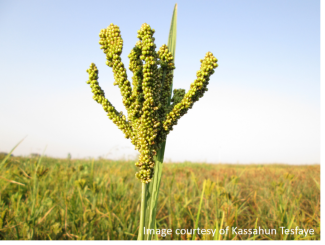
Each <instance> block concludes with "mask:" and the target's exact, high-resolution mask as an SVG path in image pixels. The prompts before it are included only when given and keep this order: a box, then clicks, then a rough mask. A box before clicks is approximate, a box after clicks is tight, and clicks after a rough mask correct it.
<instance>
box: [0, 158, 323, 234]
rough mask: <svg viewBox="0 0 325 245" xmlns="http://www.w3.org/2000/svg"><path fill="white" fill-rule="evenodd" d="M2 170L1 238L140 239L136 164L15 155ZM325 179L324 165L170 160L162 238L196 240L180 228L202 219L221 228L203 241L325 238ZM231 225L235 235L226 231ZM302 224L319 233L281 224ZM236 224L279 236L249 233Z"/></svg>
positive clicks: (162, 197) (162, 199)
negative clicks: (323, 201) (323, 176)
mask: <svg viewBox="0 0 325 245" xmlns="http://www.w3.org/2000/svg"><path fill="white" fill-rule="evenodd" d="M1 158H3V156H2V157H0V162H1V161H2V159H1ZM0 167H1V170H0V215H1V217H0V239H6V240H8V239H10V240H18V239H46V240H57V239H70V240H74V239H76V240H85V239H86V240H89V239H91V240H93V239H95V240H107V239H109V240H135V239H136V238H137V232H138V225H139V211H140V193H141V183H140V182H139V181H138V180H137V179H136V178H135V177H134V174H135V172H136V167H135V166H134V162H132V161H111V160H95V161H92V160H69V159H53V158H47V157H44V158H42V159H40V158H20V157H12V158H10V159H9V160H8V161H7V162H6V163H5V164H3V166H0ZM205 180H206V181H205ZM204 181H205V185H204V186H205V188H204V192H203V183H204ZM319 183H320V166H319V165H308V166H290V165H226V164H197V163H178V164H176V163H175V164H165V165H164V169H163V178H162V186H161V189H160V194H159V205H158V211H157V223H156V226H157V229H172V234H171V235H167V236H161V235H156V236H155V239H159V240H160V239H168V240H169V239H172V240H186V239H191V238H192V236H191V235H182V234H176V230H177V229H194V228H195V222H196V220H198V227H199V228H200V229H216V230H217V231H216V233H215V235H214V236H212V234H209V235H202V234H196V236H195V239H197V240H199V239H200V240H211V239H222V240H247V239H253V240H254V239H255V240H261V239H263V240H266V239H271V240H274V239H276V240H283V239H288V240H293V239H298V240H301V239H313V240H319V239H320V185H319ZM200 201H201V202H200ZM200 203H201V205H200ZM227 226H229V227H230V232H228V233H227V234H223V235H222V234H220V233H219V232H218V231H219V230H220V229H221V228H223V229H224V228H225V227H227ZM296 226H298V227H299V228H301V229H313V230H314V234H313V235H310V234H308V235H307V236H305V234H300V235H299V234H298V235H296V234H295V235H292V234H285V233H283V232H282V230H281V228H280V227H285V228H286V229H290V228H291V229H292V228H293V229H294V228H295V227H296ZM231 227H237V231H238V229H254V228H257V229H258V228H259V227H260V228H261V229H275V230H276V234H270V235H267V234H264V235H263V234H259V235H243V234H242V235H241V234H238V232H237V234H235V233H233V232H231Z"/></svg>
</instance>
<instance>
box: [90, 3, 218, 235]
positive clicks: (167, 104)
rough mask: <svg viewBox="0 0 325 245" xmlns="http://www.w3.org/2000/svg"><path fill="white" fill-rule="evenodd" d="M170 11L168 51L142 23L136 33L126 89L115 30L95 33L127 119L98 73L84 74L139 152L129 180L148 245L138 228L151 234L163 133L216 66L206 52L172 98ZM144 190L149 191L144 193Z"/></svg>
mask: <svg viewBox="0 0 325 245" xmlns="http://www.w3.org/2000/svg"><path fill="white" fill-rule="evenodd" d="M176 16H177V5H175V8H174V13H173V18H172V23H171V29H170V34H169V40H168V46H167V45H162V46H161V47H160V48H159V50H158V51H156V45H155V42H154V41H155V38H154V37H153V35H154V33H155V30H154V29H152V28H151V27H150V25H148V24H146V23H144V24H143V25H142V26H141V28H140V30H139V31H138V36H137V37H138V38H139V41H138V42H137V43H136V44H135V46H134V48H133V49H132V50H131V53H130V54H129V56H128V57H129V59H130V64H129V69H130V70H131V71H132V73H133V76H132V85H133V86H131V82H130V81H129V80H128V78H127V74H126V68H125V67H124V64H123V62H122V60H121V53H122V49H123V40H122V37H121V32H120V29H119V27H118V26H116V25H114V24H110V25H109V26H108V27H107V28H106V29H102V30H101V31H100V33H99V37H100V40H99V44H100V45H101V49H102V50H103V52H104V53H105V54H106V60H107V61H106V64H107V65H108V66H109V67H112V69H113V73H114V79H115V81H114V85H117V86H118V87H119V88H120V90H121V95H122V100H123V104H124V106H125V108H126V110H127V115H124V114H123V113H122V112H118V111H117V110H116V109H115V107H114V106H113V105H112V103H111V102H110V101H109V100H108V99H107V98H105V94H104V91H103V90H102V89H101V87H100V86H99V83H98V69H97V67H96V65H95V64H94V63H92V64H91V65H90V68H89V69H88V70H87V72H88V74H89V80H88V81H87V83H88V84H90V87H91V90H92V93H93V94H94V95H93V99H94V100H95V101H96V102H97V103H99V104H101V105H102V107H103V109H104V111H105V112H106V113H107V116H108V118H109V119H111V120H112V121H113V123H115V124H116V125H117V126H118V128H119V129H120V130H122V132H123V133H124V135H125V138H128V139H130V140H131V143H132V144H133V145H134V146H135V149H136V150H138V151H139V153H140V155H139V160H138V162H136V163H135V165H136V166H137V167H138V168H139V171H138V172H137V173H136V174H135V176H136V177H137V178H138V179H139V180H140V181H141V182H142V196H141V213H140V226H139V235H138V239H139V240H143V239H147V240H150V239H151V235H146V236H145V234H144V232H143V231H144V227H146V228H149V229H154V226H155V215H156V208H157V198H158V191H159V186H160V179H161V167H162V166H161V165H162V162H163V158H164V150H165V143H166V138H167V135H168V133H169V132H170V131H171V130H173V126H174V125H176V124H177V122H178V120H179V119H180V117H182V116H183V115H184V114H186V113H187V111H188V110H189V109H190V108H192V107H193V104H194V103H195V102H196V101H198V100H199V99H200V98H201V97H202V96H203V95H204V93H205V92H206V91H207V90H208V89H207V85H208V83H209V78H210V76H211V75H212V74H213V73H214V69H215V68H216V67H217V66H218V65H217V59H216V58H215V57H214V56H213V54H212V53H211V52H208V53H206V55H205V57H204V59H202V60H201V67H200V70H199V71H197V73H196V76H197V78H196V80H195V81H194V82H193V83H192V84H191V86H190V89H189V91H188V92H187V93H186V92H185V90H184V89H174V91H173V97H171V94H172V82H173V70H174V69H175V63H174V62H175V47H176ZM148 186H149V187H148Z"/></svg>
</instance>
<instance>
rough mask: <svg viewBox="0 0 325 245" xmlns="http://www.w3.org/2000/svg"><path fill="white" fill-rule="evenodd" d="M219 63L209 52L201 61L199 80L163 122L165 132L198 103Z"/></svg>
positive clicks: (198, 73)
mask: <svg viewBox="0 0 325 245" xmlns="http://www.w3.org/2000/svg"><path fill="white" fill-rule="evenodd" d="M217 61H218V60H217V59H216V58H215V57H214V56H213V54H212V53H211V52H208V53H207V54H206V55H205V57H204V59H203V60H201V63H202V64H201V68H200V70H199V71H198V72H197V73H196V75H197V79H196V80H195V81H194V82H193V83H192V84H191V87H190V90H189V91H188V92H187V93H186V94H185V96H184V98H183V99H182V100H181V101H180V102H179V103H178V104H176V105H175V106H174V108H173V109H172V110H171V111H170V112H169V113H168V114H167V116H166V120H165V121H164V122H163V127H164V130H165V131H166V132H167V133H169V132H170V130H172V129H173V126H174V125H176V124H177V121H178V119H179V118H180V117H181V116H183V115H184V114H185V113H187V111H188V110H189V109H190V108H192V106H193V104H194V102H196V101H198V100H199V99H200V98H201V97H202V96H203V94H204V92H205V91H207V90H208V89H207V85H208V84H209V78H210V76H211V75H212V74H213V73H214V69H215V68H216V67H218V64H217Z"/></svg>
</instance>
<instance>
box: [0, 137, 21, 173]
mask: <svg viewBox="0 0 325 245" xmlns="http://www.w3.org/2000/svg"><path fill="white" fill-rule="evenodd" d="M26 137H27V136H25V138H26ZM25 138H23V139H22V140H21V141H19V142H18V143H17V144H16V145H15V146H14V148H12V149H11V151H10V152H9V153H8V154H7V156H6V157H5V158H4V159H3V160H2V162H1V163H0V170H1V168H2V167H3V166H4V164H5V163H6V161H7V160H8V159H9V158H10V156H11V153H12V152H13V151H14V150H15V149H16V148H17V146H18V145H19V144H20V143H21V142H23V140H24V139H25Z"/></svg>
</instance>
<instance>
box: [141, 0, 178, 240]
mask: <svg viewBox="0 0 325 245" xmlns="http://www.w3.org/2000/svg"><path fill="white" fill-rule="evenodd" d="M176 25H177V4H175V7H174V11H173V17H172V21H171V24H170V30H169V37H168V45H167V46H168V49H169V51H170V52H171V53H172V55H173V57H174V63H175V50H176ZM163 82H164V81H162V83H163ZM172 89H173V85H172V84H171V87H170V91H172ZM171 95H172V93H170V97H169V98H168V102H167V103H168V105H170V100H171ZM166 140H167V139H166ZM165 147H166V141H165V142H164V143H162V146H161V148H160V150H159V151H158V153H157V157H156V158H155V168H154V177H153V178H152V181H151V182H150V183H149V184H148V188H147V190H146V206H147V207H146V216H145V221H146V222H145V224H146V226H145V227H146V229H155V224H156V212H157V203H158V194H159V187H160V183H161V176H162V165H163V162H164V154H165ZM142 194H143V193H142ZM142 208H143V207H142V204H141V209H142ZM140 227H141V226H140ZM139 234H140V233H139ZM139 237H140V236H139ZM139 237H138V240H140V239H139ZM144 239H145V240H151V239H152V234H146V235H145V237H144Z"/></svg>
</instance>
